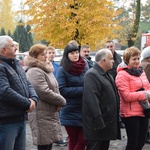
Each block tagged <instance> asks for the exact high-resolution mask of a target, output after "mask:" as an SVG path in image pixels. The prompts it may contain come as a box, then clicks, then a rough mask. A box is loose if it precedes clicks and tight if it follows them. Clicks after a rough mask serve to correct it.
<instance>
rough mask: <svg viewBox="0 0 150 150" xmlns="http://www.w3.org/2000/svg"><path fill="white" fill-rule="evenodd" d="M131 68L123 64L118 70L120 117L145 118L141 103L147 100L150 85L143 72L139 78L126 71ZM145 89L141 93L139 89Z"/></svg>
mask: <svg viewBox="0 0 150 150" xmlns="http://www.w3.org/2000/svg"><path fill="white" fill-rule="evenodd" d="M125 68H129V67H128V66H127V65H126V64H125V63H124V62H122V63H121V64H120V65H119V66H118V69H117V72H118V74H117V76H116V85H117V88H118V90H119V94H120V116H121V117H131V116H143V117H144V113H143V108H142V106H141V105H140V104H139V101H143V100H146V91H148V92H150V84H149V81H148V79H147V77H146V75H145V72H143V73H142V74H141V75H140V76H139V77H137V76H133V75H130V74H129V73H128V72H126V71H125V70H124V69H125ZM141 88H143V89H145V90H144V91H140V90H139V89H141Z"/></svg>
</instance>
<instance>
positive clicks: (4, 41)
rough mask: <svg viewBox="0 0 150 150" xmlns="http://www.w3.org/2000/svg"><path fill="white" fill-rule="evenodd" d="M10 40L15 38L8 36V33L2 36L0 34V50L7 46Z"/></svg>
mask: <svg viewBox="0 0 150 150" xmlns="http://www.w3.org/2000/svg"><path fill="white" fill-rule="evenodd" d="M8 40H12V41H13V39H12V38H11V37H10V36H8V35H2V36H0V51H1V50H2V49H3V48H4V47H7V45H8V44H9V41H8Z"/></svg>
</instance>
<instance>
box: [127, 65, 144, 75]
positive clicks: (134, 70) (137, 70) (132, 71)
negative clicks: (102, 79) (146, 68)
mask: <svg viewBox="0 0 150 150" xmlns="http://www.w3.org/2000/svg"><path fill="white" fill-rule="evenodd" d="M124 70H125V71H126V72H128V73H129V74H130V75H133V76H136V77H139V76H140V75H141V74H142V73H143V68H142V67H139V68H130V69H129V68H125V69H124Z"/></svg>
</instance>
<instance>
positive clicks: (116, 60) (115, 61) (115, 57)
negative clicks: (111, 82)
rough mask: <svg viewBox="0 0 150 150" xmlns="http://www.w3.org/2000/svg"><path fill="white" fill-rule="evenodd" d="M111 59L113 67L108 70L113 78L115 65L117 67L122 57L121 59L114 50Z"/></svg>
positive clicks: (115, 71)
mask: <svg viewBox="0 0 150 150" xmlns="http://www.w3.org/2000/svg"><path fill="white" fill-rule="evenodd" d="M113 59H114V63H113V68H112V69H110V70H109V71H108V72H109V73H110V74H111V75H112V76H113V78H114V79H115V78H116V75H117V67H118V65H119V64H120V63H121V61H122V59H121V57H120V55H119V54H117V53H116V52H114V56H113Z"/></svg>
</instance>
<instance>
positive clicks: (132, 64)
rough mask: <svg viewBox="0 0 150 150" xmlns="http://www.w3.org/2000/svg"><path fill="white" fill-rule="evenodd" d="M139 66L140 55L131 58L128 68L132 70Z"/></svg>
mask: <svg viewBox="0 0 150 150" xmlns="http://www.w3.org/2000/svg"><path fill="white" fill-rule="evenodd" d="M139 64H140V55H137V56H131V57H130V59H129V63H128V66H130V67H131V68H137V67H138V66H139Z"/></svg>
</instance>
